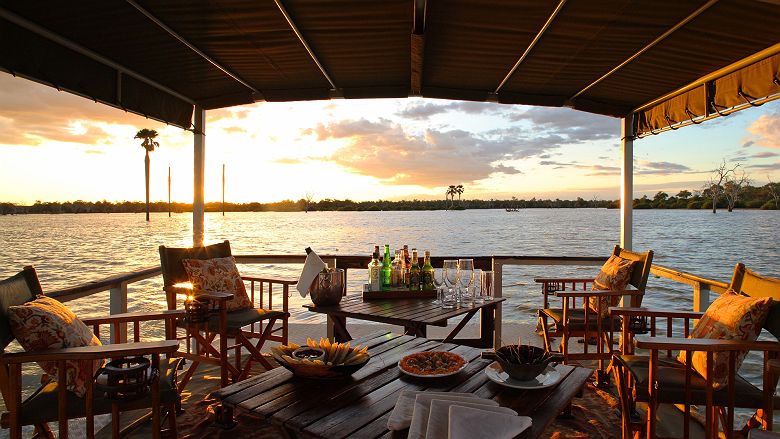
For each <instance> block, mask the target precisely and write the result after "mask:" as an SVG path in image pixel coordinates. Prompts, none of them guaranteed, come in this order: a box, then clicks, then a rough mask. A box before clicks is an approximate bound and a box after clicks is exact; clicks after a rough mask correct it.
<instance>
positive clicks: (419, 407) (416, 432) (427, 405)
mask: <svg viewBox="0 0 780 439" xmlns="http://www.w3.org/2000/svg"><path fill="white" fill-rule="evenodd" d="M435 399H438V400H443V401H449V402H465V403H472V404H477V405H483V406H492V407H497V406H498V403H497V402H495V401H493V400H492V399H484V398H474V397H473V395H472V396H471V397H463V396H449V395H430V394H428V393H427V392H425V393H421V394H419V395H417V397H416V398H415V400H414V413H413V414H412V422H411V425H410V426H409V436H407V437H408V439H424V438H425V431H426V430H427V429H428V416H429V414H430V409H431V401H433V400H435Z"/></svg>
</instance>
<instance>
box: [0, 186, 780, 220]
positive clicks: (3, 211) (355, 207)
mask: <svg viewBox="0 0 780 439" xmlns="http://www.w3.org/2000/svg"><path fill="white" fill-rule="evenodd" d="M740 192H741V193H740V196H739V198H738V199H737V200H736V201H735V202H732V201H731V200H729V199H728V198H727V197H726V196H723V197H720V198H719V199H718V203H717V207H718V208H722V209H729V206H730V205H731V207H732V208H734V209H765V210H776V209H778V203H780V200H779V199H778V196H777V195H778V194H779V193H780V183H768V184H766V185H764V186H760V187H754V186H745V187H743V188H742V190H741V191H740ZM619 204H620V203H619V201H618V200H599V199H592V200H585V199H583V198H577V199H575V200H561V199H555V200H549V199H537V198H531V199H530V200H521V199H517V198H515V197H513V198H512V199H509V200H496V199H490V200H465V199H464V200H451V199H447V200H402V201H388V200H379V201H352V200H348V199H347V200H333V199H323V200H320V201H309V200H307V199H300V200H297V201H293V200H284V201H278V202H273V203H258V202H251V203H224V211H225V212H305V211H307V210H308V211H411V210H465V209H507V210H509V211H514V210H519V209H539V208H542V209H543V208H607V209H615V208H618V207H619ZM168 208H169V205H168V203H167V202H164V201H156V202H152V203H150V204H149V210H150V211H152V212H168ZM634 209H712V199H711V196H710V194H708V193H707V190H704V191H694V192H691V191H687V190H683V191H680V192H679V193H677V194H676V195H673V196H670V195H669V194H667V193H666V192H658V193H656V194H655V196H653V197H652V198H650V197H648V196H646V195H645V196H643V197H641V198H636V199H634ZM222 210H223V203H221V202H210V203H206V212H222ZM729 210H730V209H729ZM145 211H146V204H145V203H144V202H142V201H119V202H110V201H81V200H77V201H65V202H41V201H36V202H35V204H33V205H31V206H23V205H16V204H13V203H3V202H0V215H14V214H36V213H43V214H56V213H143V212H145ZM170 211H171V212H174V213H184V212H192V204H191V203H171V204H170Z"/></svg>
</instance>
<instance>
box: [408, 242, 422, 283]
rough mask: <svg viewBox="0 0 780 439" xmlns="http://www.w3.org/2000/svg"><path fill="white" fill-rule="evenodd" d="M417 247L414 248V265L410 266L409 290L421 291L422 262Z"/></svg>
mask: <svg viewBox="0 0 780 439" xmlns="http://www.w3.org/2000/svg"><path fill="white" fill-rule="evenodd" d="M419 261H420V260H419V258H418V257H417V249H416V248H413V249H412V266H411V267H409V291H420V262H419Z"/></svg>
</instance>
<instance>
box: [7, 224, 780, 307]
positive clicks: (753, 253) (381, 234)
mask: <svg viewBox="0 0 780 439" xmlns="http://www.w3.org/2000/svg"><path fill="white" fill-rule="evenodd" d="M206 221H207V224H206V229H207V242H214V241H219V240H223V239H229V240H230V242H231V245H232V247H233V251H234V253H236V254H262V253H266V254H280V253H291V254H302V253H303V249H304V248H305V247H307V246H311V247H312V248H314V249H315V250H316V251H318V252H320V253H340V254H367V253H368V252H370V251H371V250H372V248H373V245H374V244H384V243H390V244H391V247H392V248H395V247H400V246H401V245H403V244H409V246H410V248H411V247H417V248H418V249H421V250H422V249H430V250H431V252H432V253H433V254H434V255H437V254H438V255H441V254H448V255H454V254H461V255H488V256H489V255H553V256H604V255H607V254H609V252H610V251H611V249H612V246H613V245H614V244H615V243H616V242H617V241H618V239H619V236H618V235H619V218H618V211H617V210H607V209H529V210H523V211H520V212H513V213H508V212H505V211H503V210H468V211H435V212H312V213H308V214H305V213H276V212H268V213H228V214H227V216H225V217H223V216H221V215H220V214H207V219H206ZM190 222H191V215H190V214H178V215H174V216H173V217H172V218H168V217H167V215H166V214H159V215H153V217H152V221H151V222H150V223H146V222H145V221H144V218H143V215H142V214H88V215H22V216H4V217H0V249H2V250H1V251H0V276H7V275H10V274H13V273H14V272H16V271H17V270H18V269H20V268H21V267H22V266H23V265H26V264H33V265H35V266H36V267H37V269H38V272H39V275H40V277H41V282H42V284H43V286H44V289H45V290H51V289H56V288H62V287H67V286H73V285H76V284H80V283H84V282H88V281H93V280H97V279H100V278H102V277H105V276H109V275H112V274H117V273H121V272H126V271H131V270H135V269H138V268H142V267H147V266H150V265H154V264H158V263H159V257H158V253H157V247H158V246H159V245H160V244H164V245H168V246H186V245H187V244H188V243H189V242H191V235H192V233H191V224H190ZM634 222H635V236H634V248H636V249H639V250H644V249H648V248H651V249H653V250H654V251H655V262H657V263H658V264H661V265H666V266H669V267H674V268H676V269H679V270H683V271H688V272H692V273H694V274H697V275H700V276H703V277H707V278H711V279H718V280H724V281H728V280H729V278H730V273H731V271H732V269H733V267H734V264H735V263H736V262H738V261H743V262H745V263H746V264H747V265H748V266H749V267H751V268H754V269H755V270H756V271H758V272H760V273H763V274H766V275H770V276H776V277H780V232H778V230H779V229H780V212H773V211H739V212H735V213H727V212H720V213H718V214H716V215H713V214H712V213H709V212H706V211H687V210H686V211H663V210H650V211H637V212H635V219H634ZM240 269H241V271H242V272H243V273H246V274H264V275H276V276H281V277H288V278H295V277H296V276H297V273H298V270H299V269H300V266H298V265H286V266H271V265H244V266H241V267H240ZM596 270H597V268H596V267H543V266H524V267H506V268H505V272H504V279H503V284H504V296H505V297H507V298H508V301H507V302H506V305H505V306H504V309H505V311H504V320H505V321H516V322H532V321H533V320H534V311H535V309H536V308H537V307H538V306H539V304H540V300H541V299H540V295H539V293H538V288H537V285H536V284H535V283H534V282H533V277H536V276H540V275H545V276H550V275H575V274H576V275H589V274H592V273H594V271H596ZM365 276H366V273H365V271H355V272H354V273H351V287H353V288H354V289H355V290H357V289H358V287H359V284H360V283H361V282H362V281H363V280H364V279H363V278H364V277H365ZM649 287H650V289H649V292H648V294H647V296H646V298H645V304H647V305H650V306H653V305H655V306H664V307H674V308H680V309H690V308H691V306H692V305H691V304H692V293H691V290H690V288H689V287H687V286H685V285H681V284H675V283H673V282H671V281H667V280H665V279H660V278H651V280H650V281H649ZM129 294H130V297H129V307H130V310H131V311H142V310H154V309H160V308H162V307H164V306H165V305H164V298H163V294H162V291H161V280H160V279H149V280H146V281H142V282H138V283H135V284H132V285H131V286H130V293H129ZM303 303H304V300H303V299H301V298H300V297H298V295H297V293H295V294H294V296H293V298H292V300H291V306H290V308H291V309H290V310H291V312H292V314H293V318H294V320H297V321H321V320H320V317H319V316H315V315H312V314H310V313H307V312H305V311H304V310H302V308H301V307H300V305H301V304H303ZM69 305H70V306H71V307H72V308H73V309H74V310H75V311H76V312H77V314H79V315H102V314H105V313H107V310H108V293H102V294H99V295H95V296H91V297H89V298H84V299H79V300H76V301H73V302H71V303H70V304H69Z"/></svg>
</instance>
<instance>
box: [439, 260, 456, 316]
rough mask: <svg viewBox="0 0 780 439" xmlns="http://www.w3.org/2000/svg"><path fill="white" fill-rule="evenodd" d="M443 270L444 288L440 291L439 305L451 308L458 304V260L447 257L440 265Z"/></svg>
mask: <svg viewBox="0 0 780 439" xmlns="http://www.w3.org/2000/svg"><path fill="white" fill-rule="evenodd" d="M442 271H443V272H444V285H445V287H446V288H444V290H443V291H442V295H441V307H442V308H445V309H452V308H455V307H457V306H458V295H457V293H456V291H457V286H458V261H456V260H454V259H447V260H445V261H444V264H443V265H442Z"/></svg>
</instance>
